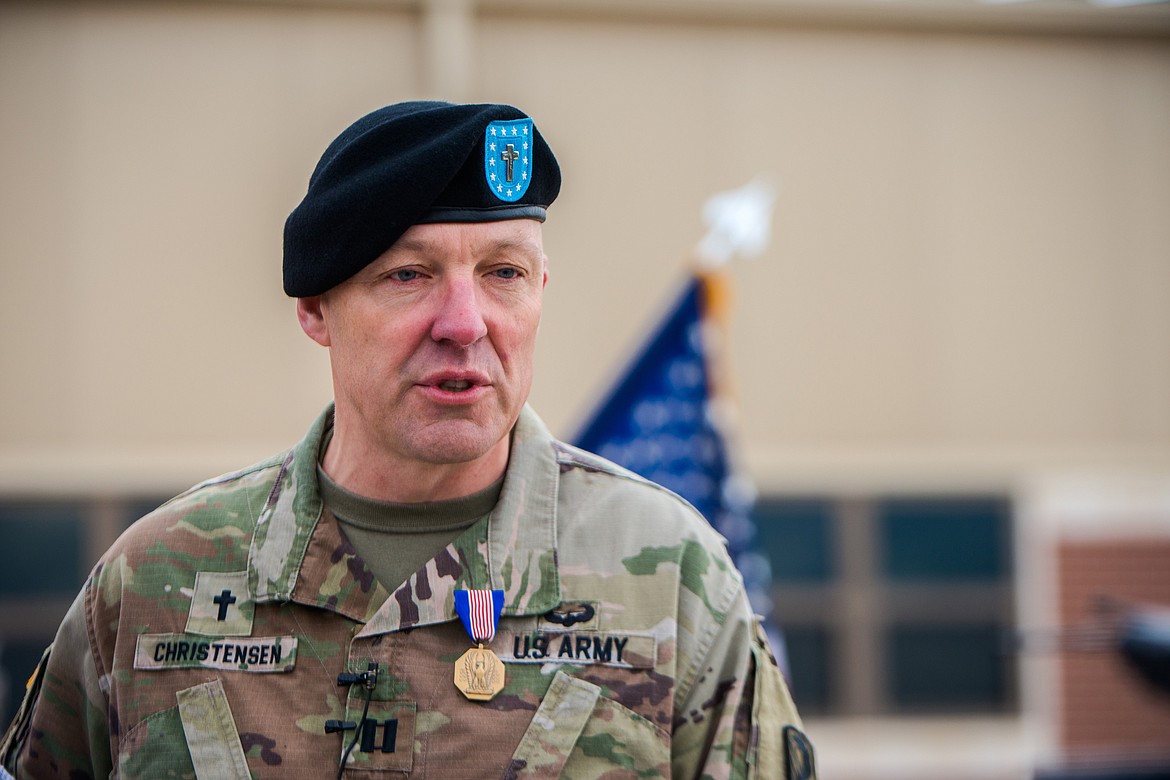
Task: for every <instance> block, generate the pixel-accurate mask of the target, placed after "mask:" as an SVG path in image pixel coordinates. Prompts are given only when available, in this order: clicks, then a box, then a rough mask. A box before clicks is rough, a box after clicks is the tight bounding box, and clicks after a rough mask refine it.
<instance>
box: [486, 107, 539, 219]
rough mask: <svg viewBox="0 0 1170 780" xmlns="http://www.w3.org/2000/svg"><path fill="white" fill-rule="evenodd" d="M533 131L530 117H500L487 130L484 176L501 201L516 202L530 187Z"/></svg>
mask: <svg viewBox="0 0 1170 780" xmlns="http://www.w3.org/2000/svg"><path fill="white" fill-rule="evenodd" d="M531 132H532V120H531V119H513V120H507V121H499V120H497V121H495V122H491V123H489V124H488V126H487V129H486V131H485V132H484V141H483V149H484V152H483V161H484V176H486V177H487V183H488V187H489V188H491V191H492V193H493V194H494V195H495V196H496V197H497V198H499V199H500V200H502V201H505V202H508V203H514V202H516V201H518V200H520V199H521V198H522V197H524V193H525V192H527V191H528V184H529V183H530V182H531V181H532V157H531V155H530V154H529V149H528V138H529V136H530V135H531Z"/></svg>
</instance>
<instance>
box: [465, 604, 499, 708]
mask: <svg viewBox="0 0 1170 780" xmlns="http://www.w3.org/2000/svg"><path fill="white" fill-rule="evenodd" d="M503 608H504V591H502V590H457V591H455V611H456V612H457V613H459V619H460V620H462V621H463V627H464V628H465V629H467V635H468V636H470V637H471V641H472V642H475V643H476V646H475V647H473V648H471V649H470V650H468V651H467V652H466V653H464V654H463V655H461V656H460V657H459V660H458V661H456V662H455V687H456V688H458V689H459V692H460V693H462V694H463V695H464V696H466V697H467V698H469V699H471V700H473V701H490V700H491V699H492V698H494V697H495V695H496V694H497V693H499V692H500V691H502V690H504V662H503V661H501V660H500V659H499V657H498V656H497V655H496V654H495V653H493V652H492V651H491V650H489V649H488V648H486V647H484V646H483V645H484V642H489V643H490V642H491V641H492V639H493V638H494V637H495V635H496V626H497V625H498V624H499V622H500V612H501V611H502V610H503Z"/></svg>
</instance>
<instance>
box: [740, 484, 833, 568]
mask: <svg viewBox="0 0 1170 780" xmlns="http://www.w3.org/2000/svg"><path fill="white" fill-rule="evenodd" d="M755 520H756V528H757V530H758V533H759V536H758V537H757V538H758V539H759V544H760V547H762V548H763V550H764V552H765V554H766V555H767V556H768V558H769V560H771V562H772V579H773V580H774V581H777V582H825V581H827V580H829V579H830V578H831V577H833V576H834V566H833V544H834V542H833V528H832V523H833V504H832V503H831V502H829V501H825V500H821V499H785V500H773V501H761V502H759V503H758V504H757V505H756V510H755Z"/></svg>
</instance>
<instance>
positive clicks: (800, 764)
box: [784, 726, 817, 780]
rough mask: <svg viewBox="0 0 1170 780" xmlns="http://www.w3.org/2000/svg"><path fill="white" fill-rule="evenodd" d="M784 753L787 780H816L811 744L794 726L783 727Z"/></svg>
mask: <svg viewBox="0 0 1170 780" xmlns="http://www.w3.org/2000/svg"><path fill="white" fill-rule="evenodd" d="M784 753H785V755H786V760H785V764H786V766H787V770H788V774H787V775H786V776H787V778H788V780H816V777H817V769H816V764H815V762H814V760H813V749H812V743H811V742H809V741H808V737H806V736H805V735H804V732H803V731H801V730H800V729H798V728H796V727H795V726H785V727H784Z"/></svg>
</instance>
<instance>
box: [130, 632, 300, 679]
mask: <svg viewBox="0 0 1170 780" xmlns="http://www.w3.org/2000/svg"><path fill="white" fill-rule="evenodd" d="M296 660H297V638H296V637H295V636H256V637H230V638H226V639H212V638H210V637H203V636H192V635H190V634H139V635H138V642H137V644H136V645H135V648H134V668H135V669H143V670H161V669H222V670H227V671H238V672H261V673H262V672H287V671H291V670H292V668H293V667H294V666H296Z"/></svg>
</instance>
